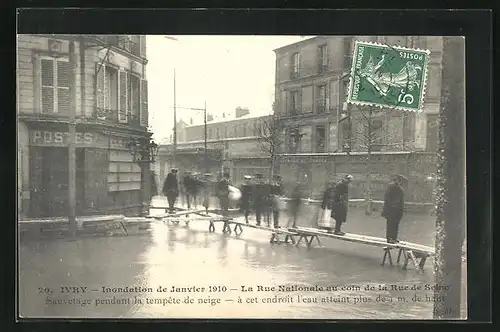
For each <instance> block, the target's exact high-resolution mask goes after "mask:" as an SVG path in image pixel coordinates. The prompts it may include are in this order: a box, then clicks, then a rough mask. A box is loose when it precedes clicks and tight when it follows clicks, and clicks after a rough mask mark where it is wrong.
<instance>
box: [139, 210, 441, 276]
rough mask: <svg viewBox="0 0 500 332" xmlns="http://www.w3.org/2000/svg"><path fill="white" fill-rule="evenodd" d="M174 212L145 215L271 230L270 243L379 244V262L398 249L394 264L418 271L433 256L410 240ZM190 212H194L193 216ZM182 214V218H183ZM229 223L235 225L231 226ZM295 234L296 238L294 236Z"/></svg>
mask: <svg viewBox="0 0 500 332" xmlns="http://www.w3.org/2000/svg"><path fill="white" fill-rule="evenodd" d="M178 210H179V211H177V212H175V213H165V214H161V215H156V216H148V218H154V219H157V220H167V221H172V222H174V223H176V224H179V222H180V221H181V220H184V221H185V223H186V226H187V225H189V221H194V220H206V221H208V222H209V226H208V230H209V232H215V224H216V223H218V222H221V223H223V227H222V232H223V233H226V234H231V233H233V232H234V233H235V234H236V235H238V236H239V235H241V233H243V227H248V228H253V229H260V230H263V231H267V232H271V238H270V243H276V244H280V243H287V244H289V243H291V244H295V245H296V246H298V245H300V243H301V242H302V240H304V241H305V243H306V245H307V248H308V249H309V248H311V246H312V244H313V241H314V240H316V241H317V242H318V244H321V241H320V239H319V238H320V237H326V238H332V239H337V240H341V241H347V242H353V243H359V244H365V245H370V246H376V247H380V248H382V250H383V258H382V264H381V265H385V262H386V261H387V260H388V261H389V264H390V265H393V259H392V250H395V251H397V252H398V256H397V260H396V262H397V264H399V263H400V261H401V259H403V262H402V266H401V268H402V269H407V266H408V263H409V262H410V261H411V262H412V263H413V265H414V266H415V267H416V268H417V270H418V271H420V272H423V270H424V266H425V263H426V260H427V258H429V257H431V256H433V255H434V248H431V247H428V246H424V245H420V244H416V243H412V242H406V241H401V242H398V243H387V241H386V239H384V238H380V237H374V236H368V235H361V234H354V233H345V234H344V235H337V234H334V233H333V232H330V231H329V230H327V229H318V228H310V227H297V228H283V227H280V228H273V227H266V226H262V225H261V226H258V225H255V224H249V223H246V222H241V221H236V220H235V219H234V218H232V217H230V216H223V215H221V214H218V213H214V212H213V211H214V210H209V211H206V210H205V209H200V210H189V211H188V210H183V209H182V210H181V209H178ZM217 212H218V211H217ZM193 215H196V217H194V216H193ZM182 217H185V218H182ZM231 226H234V227H233V229H231ZM280 235H284V236H285V238H284V241H281V240H280ZM297 237H298V240H296V238H297Z"/></svg>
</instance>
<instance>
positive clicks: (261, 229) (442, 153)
mask: <svg viewBox="0 0 500 332" xmlns="http://www.w3.org/2000/svg"><path fill="white" fill-rule="evenodd" d="M464 45H465V41H464V39H463V38H461V37H446V36H335V35H329V36H293V35H287V36H257V35H255V36H243V35H242V36H237V35H231V36H224V35H212V36H205V35H43V34H38V35H37V34H30V35H27V34H19V35H17V82H16V83H17V123H18V127H17V128H18V132H17V134H18V147H17V151H18V158H17V165H18V171H17V178H18V200H17V210H18V233H19V241H18V245H19V246H18V273H19V280H18V301H19V302H18V308H19V318H22V319H29V318H61V319H68V318H69V319H83V318H113V319H116V318H136V319H141V318H148V319H156V318H162V319H176V318H183V319H186V318H189V319H199V318H202V319H237V318H238V319H239V318H242V319H328V320H339V319H388V320H391V319H394V320H396V319H397V320H401V319H407V320H413V319H456V320H460V319H466V318H467V314H466V312H467V308H466V299H467V287H466V285H467V282H466V268H467V255H466V250H465V248H466V244H465V243H466V236H465V234H466V232H465V228H466V227H465V212H464V211H465V202H466V198H465V189H464V188H465V175H464V173H463V172H462V173H460V172H458V173H457V172H450V171H449V170H450V167H449V164H450V163H453V160H449V159H447V153H448V152H449V149H450V148H449V146H448V145H446V144H447V143H446V141H444V140H443V139H440V138H442V135H447V137H451V136H454V137H455V142H456V141H463V142H464V144H463V146H462V149H463V152H464V154H465V140H464V136H463V135H464V131H465V125H464V126H463V128H462V127H460V126H458V127H457V124H456V123H457V122H455V123H452V122H448V121H453V119H452V118H450V117H446V116H443V114H446V113H445V112H450V110H451V109H452V110H453V112H458V113H456V114H462V115H463V114H465V92H464V90H463V86H464V82H465V60H464V59H465V56H464ZM450 105H453V106H450ZM450 123H452V124H450ZM460 135H462V136H460ZM447 163H448V164H447ZM447 165H448V166H447ZM456 165H457V166H456V167H459V165H461V164H460V161H459V160H458V161H456ZM464 167H465V166H464ZM462 171H463V170H462ZM457 174H462V175H463V178H456V177H457V176H458V175H457ZM446 181H448V182H446ZM443 183H456V184H457V188H458V189H456V190H451V189H450V188H451V187H447V188H448V189H447V190H443ZM460 188H461V189H460ZM461 190H462V191H461ZM449 202H454V203H453V204H455V205H453V206H454V207H455V208H452V209H450V208H448V209H443V206H444V205H446V204H448V203H449ZM449 204H452V203H449ZM462 210H463V211H462ZM450 213H452V214H453V213H455V214H454V215H453V221H454V224H453V225H452V226H450V223H446V222H445V221H446V220H449V219H450ZM450 262H452V263H450ZM457 262H459V263H457Z"/></svg>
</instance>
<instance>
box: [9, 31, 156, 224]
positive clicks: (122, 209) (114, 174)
mask: <svg viewBox="0 0 500 332" xmlns="http://www.w3.org/2000/svg"><path fill="white" fill-rule="evenodd" d="M71 39H73V40H74V41H75V42H74V44H75V55H76V82H75V83H76V132H77V133H76V174H77V180H76V181H77V183H76V196H77V202H76V209H77V211H76V212H77V214H78V215H82V214H94V213H102V214H105V213H117V212H118V213H136V212H139V211H140V207H141V204H142V202H143V197H142V195H141V190H144V189H145V188H144V185H143V182H144V181H143V178H144V174H143V173H144V172H145V168H144V167H140V166H139V165H138V164H137V163H135V162H134V160H133V156H132V154H131V153H130V152H129V149H128V142H129V141H130V140H131V139H138V140H142V141H147V142H149V139H150V136H151V133H149V132H148V130H147V127H148V89H147V87H148V85H147V80H146V64H147V59H146V36H142V35H141V36H140V35H81V36H72V35H18V37H17V108H18V109H17V114H18V188H19V189H18V206H19V212H20V215H21V216H24V217H51V216H64V215H67V213H68V200H67V197H68V182H69V180H68V117H69V112H71V108H70V88H69V87H70V79H71V77H72V76H71V75H70V72H71V68H70V62H69V40H71Z"/></svg>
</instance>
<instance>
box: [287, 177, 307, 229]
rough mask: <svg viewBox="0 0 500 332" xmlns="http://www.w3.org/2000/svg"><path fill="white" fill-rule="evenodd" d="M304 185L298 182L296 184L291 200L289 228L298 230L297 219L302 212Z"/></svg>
mask: <svg viewBox="0 0 500 332" xmlns="http://www.w3.org/2000/svg"><path fill="white" fill-rule="evenodd" d="M302 197H303V194H302V183H301V182H300V181H297V183H296V184H295V187H294V189H293V191H292V194H291V200H290V204H289V206H290V219H289V220H288V223H287V228H290V224H291V226H292V227H291V228H296V227H297V217H298V216H299V211H300V206H301V204H302Z"/></svg>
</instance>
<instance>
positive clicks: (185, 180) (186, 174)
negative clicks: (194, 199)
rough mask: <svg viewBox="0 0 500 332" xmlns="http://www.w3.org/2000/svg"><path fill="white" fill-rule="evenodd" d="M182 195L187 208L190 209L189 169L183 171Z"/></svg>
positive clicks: (190, 177)
mask: <svg viewBox="0 0 500 332" xmlns="http://www.w3.org/2000/svg"><path fill="white" fill-rule="evenodd" d="M182 184H183V187H184V188H183V189H184V197H185V200H186V203H187V208H188V209H191V192H192V187H193V179H192V176H191V172H190V171H186V172H184V178H183V179H182Z"/></svg>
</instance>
